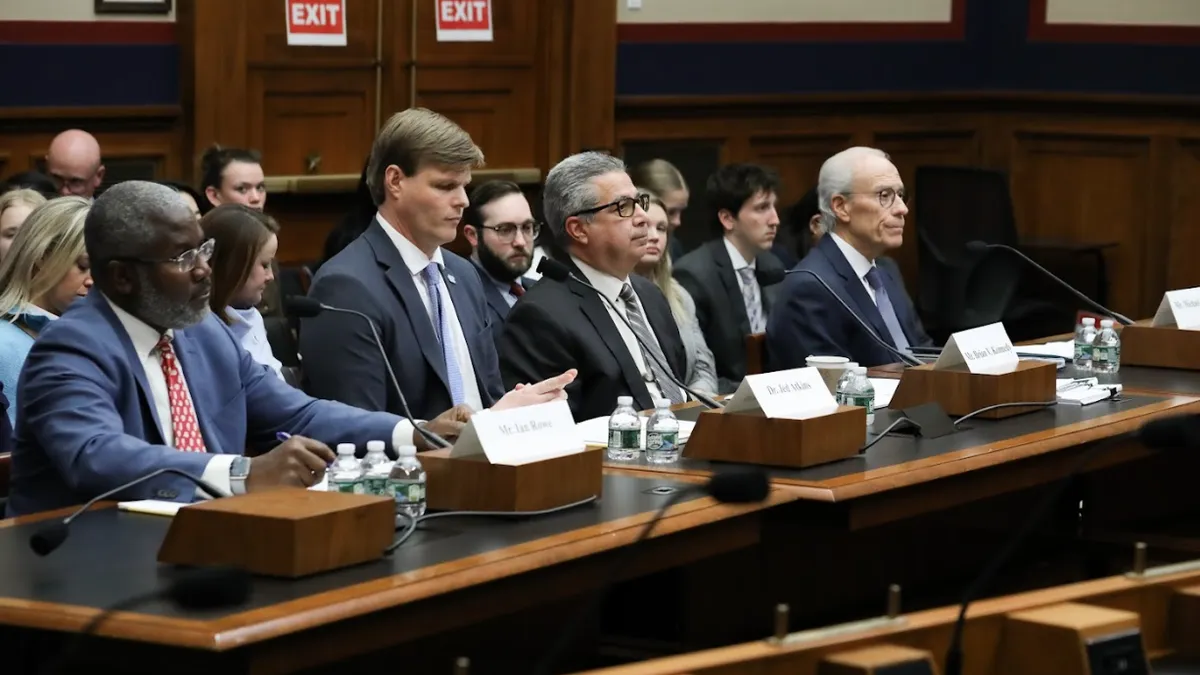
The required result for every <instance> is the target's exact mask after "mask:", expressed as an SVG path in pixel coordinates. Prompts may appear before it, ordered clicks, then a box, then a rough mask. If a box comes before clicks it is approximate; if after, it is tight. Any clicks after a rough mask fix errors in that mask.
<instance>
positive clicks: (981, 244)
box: [967, 239, 988, 253]
mask: <svg viewBox="0 0 1200 675" xmlns="http://www.w3.org/2000/svg"><path fill="white" fill-rule="evenodd" d="M987 250H988V243H987V242H986V241H979V240H978V239H976V240H975V241H968V242H967V251H969V252H971V253H985V252H987Z"/></svg>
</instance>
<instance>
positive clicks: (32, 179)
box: [0, 171, 58, 199]
mask: <svg viewBox="0 0 1200 675" xmlns="http://www.w3.org/2000/svg"><path fill="white" fill-rule="evenodd" d="M12 190H33V191H34V192H36V193H38V194H40V195H41V196H43V197H45V198H46V199H53V198H55V197H57V196H58V187H57V186H55V185H54V181H53V180H50V177H49V176H47V175H46V174H44V173H39V172H37V171H22V172H21V173H14V174H13V175H11V176H9V177H8V178H6V179H4V187H0V194H2V193H5V192H10V191H12Z"/></svg>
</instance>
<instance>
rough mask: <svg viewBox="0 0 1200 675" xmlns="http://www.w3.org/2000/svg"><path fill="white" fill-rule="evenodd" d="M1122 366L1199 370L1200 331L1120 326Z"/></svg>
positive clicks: (1171, 327) (1172, 327)
mask: <svg viewBox="0 0 1200 675" xmlns="http://www.w3.org/2000/svg"><path fill="white" fill-rule="evenodd" d="M1121 365H1125V366H1145V367H1148V368H1179V369H1183V370H1200V331H1195V330H1183V329H1181V328H1175V327H1174V326H1170V327H1156V326H1125V327H1124V328H1122V329H1121Z"/></svg>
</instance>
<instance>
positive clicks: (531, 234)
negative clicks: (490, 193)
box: [479, 220, 542, 244]
mask: <svg viewBox="0 0 1200 675" xmlns="http://www.w3.org/2000/svg"><path fill="white" fill-rule="evenodd" d="M479 227H481V228H483V229H485V230H491V231H492V232H495V233H496V238H497V239H499V240H500V243H502V244H511V243H513V241H515V240H516V238H517V230H518V229H520V230H521V236H522V237H524V238H525V240H526V241H533V240H534V239H537V238H538V233H539V232H541V231H542V224H541V223H539V222H538V221H536V220H527V221H525V222H523V223H521V224H520V225H517V224H516V223H500V224H499V225H480V226H479Z"/></svg>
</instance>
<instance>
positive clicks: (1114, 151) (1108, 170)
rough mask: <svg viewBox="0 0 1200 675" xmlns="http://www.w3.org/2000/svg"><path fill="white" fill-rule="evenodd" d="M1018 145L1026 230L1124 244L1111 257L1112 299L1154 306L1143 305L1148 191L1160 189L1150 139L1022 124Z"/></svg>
mask: <svg viewBox="0 0 1200 675" xmlns="http://www.w3.org/2000/svg"><path fill="white" fill-rule="evenodd" d="M1014 144H1015V145H1014V155H1013V167H1012V188H1013V201H1014V206H1015V213H1016V217H1017V227H1018V229H1019V231H1020V232H1021V234H1022V235H1023V236H1026V237H1031V238H1045V239H1065V240H1068V241H1116V242H1119V246H1118V247H1117V248H1115V249H1111V250H1110V251H1109V252H1108V255H1107V259H1108V269H1109V277H1110V295H1109V298H1110V304H1111V306H1112V307H1113V309H1114V310H1116V311H1118V312H1121V313H1125V314H1132V315H1135V316H1136V315H1143V314H1145V313H1146V312H1147V311H1151V310H1152V309H1153V308H1147V307H1144V306H1143V304H1144V303H1143V294H1144V293H1145V292H1146V289H1147V287H1146V285H1145V279H1144V276H1143V275H1145V274H1146V273H1147V271H1146V270H1145V268H1144V264H1143V263H1144V260H1143V256H1144V252H1145V250H1146V242H1145V239H1144V233H1145V232H1146V231H1147V229H1148V228H1149V226H1150V223H1149V219H1148V212H1147V210H1146V208H1145V206H1144V204H1143V196H1144V195H1149V194H1152V193H1153V190H1154V188H1155V187H1156V186H1155V185H1153V183H1152V175H1151V157H1150V155H1151V152H1150V149H1151V139H1150V138H1148V137H1145V136H1140V137H1139V136H1107V135H1089V134H1063V133H1060V132H1050V133H1047V132H1042V131H1039V130H1018V131H1017V132H1016V133H1015V135H1014Z"/></svg>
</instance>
